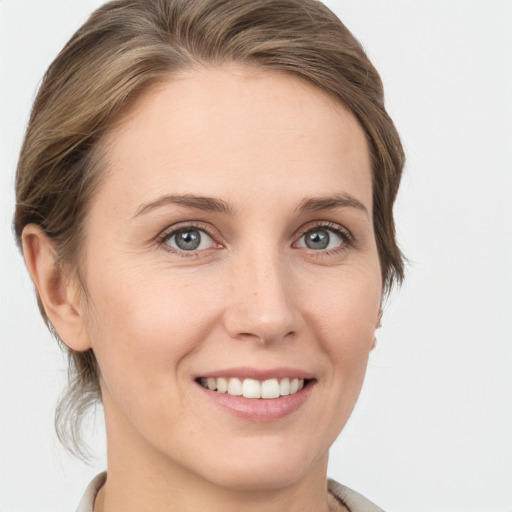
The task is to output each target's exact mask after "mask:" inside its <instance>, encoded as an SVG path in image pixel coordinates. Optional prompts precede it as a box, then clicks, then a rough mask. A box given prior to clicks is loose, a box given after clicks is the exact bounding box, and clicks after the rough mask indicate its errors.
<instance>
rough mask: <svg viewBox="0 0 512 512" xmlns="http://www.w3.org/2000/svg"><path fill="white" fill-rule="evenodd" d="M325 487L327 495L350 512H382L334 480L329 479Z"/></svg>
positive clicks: (361, 496)
mask: <svg viewBox="0 0 512 512" xmlns="http://www.w3.org/2000/svg"><path fill="white" fill-rule="evenodd" d="M327 486H328V490H329V493H330V494H331V495H332V496H334V497H335V498H336V499H337V500H338V501H339V502H340V503H341V504H343V505H345V507H346V508H347V509H348V510H349V511H350V512H384V511H383V510H382V509H381V508H380V507H378V506H377V505H375V504H374V503H372V502H371V501H370V500H369V499H367V498H365V497H364V496H363V495H361V494H359V493H358V492H356V491H353V490H352V489H349V488H348V487H345V486H344V485H341V484H339V483H338V482H336V481H335V480H332V479H330V478H329V480H328V481H327Z"/></svg>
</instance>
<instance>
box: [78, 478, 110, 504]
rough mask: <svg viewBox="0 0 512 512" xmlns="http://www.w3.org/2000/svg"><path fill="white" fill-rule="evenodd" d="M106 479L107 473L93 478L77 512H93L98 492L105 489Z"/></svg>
mask: <svg viewBox="0 0 512 512" xmlns="http://www.w3.org/2000/svg"><path fill="white" fill-rule="evenodd" d="M106 479H107V473H100V474H99V475H97V476H96V477H94V478H93V480H92V481H91V483H90V484H89V485H88V486H87V489H86V490H85V492H84V495H83V496H82V499H81V500H80V503H79V505H78V508H77V509H76V512H93V510H94V500H95V499H96V495H97V494H98V491H99V490H100V489H101V488H102V487H103V484H104V483H105V480H106Z"/></svg>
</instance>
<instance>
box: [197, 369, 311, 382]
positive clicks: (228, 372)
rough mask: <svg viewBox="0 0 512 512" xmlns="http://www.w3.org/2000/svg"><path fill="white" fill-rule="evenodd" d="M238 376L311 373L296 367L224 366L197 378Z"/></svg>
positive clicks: (305, 375)
mask: <svg viewBox="0 0 512 512" xmlns="http://www.w3.org/2000/svg"><path fill="white" fill-rule="evenodd" d="M200 377H203V378H206V379H208V378H217V377H223V378H227V379H228V378H231V377H234V378H238V379H240V380H243V379H254V380H260V381H264V380H268V379H285V378H290V379H312V378H313V374H312V373H311V372H308V371H305V370H301V369H298V368H287V367H280V368H267V369H260V368H249V367H237V368H224V369H222V370H213V371H208V372H206V373H202V374H200V375H198V376H197V378H200Z"/></svg>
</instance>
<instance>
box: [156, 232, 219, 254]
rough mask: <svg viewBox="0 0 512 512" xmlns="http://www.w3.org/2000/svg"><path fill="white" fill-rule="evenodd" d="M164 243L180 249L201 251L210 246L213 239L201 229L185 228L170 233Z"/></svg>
mask: <svg viewBox="0 0 512 512" xmlns="http://www.w3.org/2000/svg"><path fill="white" fill-rule="evenodd" d="M165 243H166V244H167V245H169V246H170V247H173V248H174V249H178V250H180V251H201V250H204V249H208V248H210V247H211V246H212V243H213V240H212V239H211V237H210V236H209V235H208V234H206V233H205V232H204V231H203V230H201V229H194V228H185V229H179V230H178V231H175V232H174V233H172V234H171V235H170V236H169V238H168V239H167V241H166V242H165Z"/></svg>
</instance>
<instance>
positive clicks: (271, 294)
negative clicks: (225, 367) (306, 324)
mask: <svg viewBox="0 0 512 512" xmlns="http://www.w3.org/2000/svg"><path fill="white" fill-rule="evenodd" d="M294 283H295V279H294V276H293V272H292V270H291V269H290V268H289V265H287V264H286V262H285V261H284V260H283V258H282V257H280V255H279V254H277V251H276V253H271V252H270V251H266V252H265V251H259V252H258V253H257V254H254V255H252V256H251V257H247V258H240V259H239V261H237V263H236V264H235V265H234V268H232V272H231V275H230V287H229V288H230V300H229V307H227V308H226V310H225V314H224V323H225V328H226V330H227V332H228V333H229V335H230V336H231V337H232V338H236V339H241V340H243V339H245V340H255V341H259V342H260V343H262V344H272V343H276V342H279V341H282V340H284V339H288V338H293V337H294V336H296V335H297V334H298V333H299V330H300V327H301V322H302V316H301V312H300V308H299V307H298V296H297V289H296V286H295V284H294Z"/></svg>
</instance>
